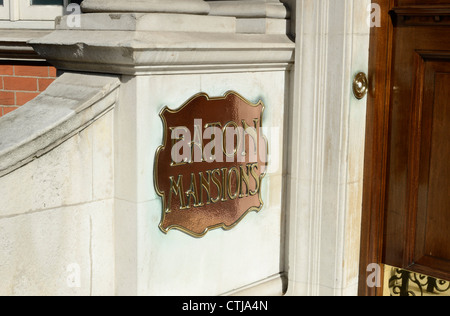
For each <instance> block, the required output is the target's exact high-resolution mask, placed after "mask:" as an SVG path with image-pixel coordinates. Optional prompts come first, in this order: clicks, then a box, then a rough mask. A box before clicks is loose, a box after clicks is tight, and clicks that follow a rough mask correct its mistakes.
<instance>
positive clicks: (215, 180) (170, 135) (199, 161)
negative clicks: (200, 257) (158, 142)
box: [155, 92, 268, 237]
mask: <svg viewBox="0 0 450 316" xmlns="http://www.w3.org/2000/svg"><path fill="white" fill-rule="evenodd" d="M263 112H264V104H263V103H262V101H260V102H258V103H256V104H253V103H251V102H249V101H248V100H246V99H245V98H244V97H242V96H240V95H239V94H238V93H236V92H228V93H227V94H226V95H225V96H223V97H216V98H211V97H209V96H208V95H207V94H204V93H201V94H197V95H195V96H194V97H192V98H191V99H190V100H189V101H187V102H186V103H185V104H184V105H182V106H181V107H180V108H179V109H178V110H170V109H169V108H167V107H166V108H164V109H163V110H162V111H161V113H160V116H161V119H162V121H163V123H164V140H163V145H162V146H160V147H159V148H158V150H157V152H156V159H155V187H156V191H157V193H158V195H159V196H160V197H161V198H162V205H163V209H162V219H161V223H160V225H159V228H160V229H161V230H162V231H163V232H164V233H168V232H169V231H170V230H172V229H178V230H181V231H183V232H185V233H187V234H189V235H191V236H194V237H203V236H204V235H206V233H207V232H208V231H210V230H212V229H217V228H223V229H224V230H229V229H231V228H233V227H235V226H236V225H237V224H238V223H239V222H240V221H241V220H242V219H243V218H244V217H245V216H246V215H247V214H248V213H249V212H252V211H256V212H259V211H260V210H261V209H262V207H263V200H262V197H261V185H262V181H263V178H264V176H265V174H266V168H267V156H268V154H267V153H268V145H267V140H266V138H265V137H264V136H263V134H262V119H263Z"/></svg>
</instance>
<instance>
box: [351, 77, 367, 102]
mask: <svg viewBox="0 0 450 316" xmlns="http://www.w3.org/2000/svg"><path fill="white" fill-rule="evenodd" d="M368 90H369V80H368V79H367V75H366V74H365V73H363V72H360V73H358V74H357V75H356V76H355V79H353V94H354V95H355V98H357V99H358V100H361V99H363V98H364V97H365V96H366V94H367V91H368Z"/></svg>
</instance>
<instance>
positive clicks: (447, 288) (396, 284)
mask: <svg viewBox="0 0 450 316" xmlns="http://www.w3.org/2000/svg"><path fill="white" fill-rule="evenodd" d="M385 274H386V275H385V280H386V282H387V284H385V295H386V296H450V282H449V281H445V280H439V279H437V278H433V277H431V276H427V275H423V274H420V273H415V272H411V271H407V270H403V269H399V268H395V267H390V266H386V267H385Z"/></svg>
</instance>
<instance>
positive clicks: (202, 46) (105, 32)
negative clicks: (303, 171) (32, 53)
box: [30, 14, 295, 75]
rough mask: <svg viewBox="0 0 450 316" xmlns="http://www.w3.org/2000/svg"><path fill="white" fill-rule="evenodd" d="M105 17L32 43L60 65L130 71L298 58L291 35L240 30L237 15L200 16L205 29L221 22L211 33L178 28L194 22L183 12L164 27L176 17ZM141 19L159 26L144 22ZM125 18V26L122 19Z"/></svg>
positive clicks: (260, 65)
mask: <svg viewBox="0 0 450 316" xmlns="http://www.w3.org/2000/svg"><path fill="white" fill-rule="evenodd" d="M96 16H97V15H95V16H94V17H93V18H94V19H95V18H96ZM104 18H105V20H103V21H102V23H103V26H101V27H97V30H93V29H91V28H90V27H88V24H86V25H85V28H86V29H83V28H80V29H67V28H65V27H62V26H60V27H57V30H56V31H54V32H53V33H51V34H49V35H47V36H45V37H43V38H40V39H37V40H33V41H31V42H30V44H31V45H32V46H33V48H34V49H35V50H36V51H37V52H38V53H39V55H41V56H42V57H44V58H45V59H47V60H48V61H49V62H50V63H52V64H53V65H55V66H56V67H58V68H59V69H65V70H81V71H91V72H103V73H115V74H128V75H136V74H148V73H160V72H163V73H167V71H169V72H173V73H179V72H181V73H184V72H186V71H188V72H190V73H192V72H196V71H200V72H205V71H207V72H209V71H222V70H224V69H226V70H228V71H229V70H230V69H233V68H236V69H243V66H244V65H245V67H244V68H245V69H247V70H248V68H249V67H250V68H254V69H259V70H261V69H267V68H272V67H277V68H279V67H283V68H286V67H288V66H289V65H290V64H291V63H293V61H294V46H295V45H294V43H293V42H292V41H291V40H290V39H289V38H288V37H287V36H286V35H267V34H236V33H235V32H234V24H233V23H234V19H233V18H222V17H208V16H204V17H203V16H197V17H196V19H195V20H196V23H197V26H198V27H199V29H201V28H202V27H204V26H205V23H206V24H207V23H209V22H211V21H210V19H211V18H212V19H214V21H215V22H214V23H219V24H217V25H216V26H214V25H215V24H214V23H212V22H211V23H212V24H211V28H214V27H215V28H217V29H211V28H210V29H209V30H208V31H207V32H201V31H195V26H191V28H192V29H193V31H192V32H183V31H181V29H182V28H180V29H178V30H177V29H176V28H173V26H174V25H177V24H178V25H183V23H184V22H186V21H187V20H189V21H191V19H192V16H190V15H177V19H178V23H177V24H174V23H168V28H164V23H162V22H161V24H160V25H159V30H157V29H158V27H157V25H158V23H157V21H156V22H155V19H158V18H159V19H161V21H163V20H166V19H170V16H169V15H161V14H155V15H153V16H147V15H145V14H144V15H133V14H119V15H117V14H115V15H111V16H110V15H108V16H107V17H104ZM141 19H148V20H152V21H153V24H151V23H142V24H140V23H139V21H140V20H141ZM183 19H185V20H184V22H183ZM230 19H231V20H230ZM108 20H109V21H108ZM119 20H121V21H123V24H120V23H117V21H119ZM97 21H98V20H97ZM208 21H209V22H208ZM86 23H87V22H86ZM61 25H64V22H62V23H61ZM152 25H153V26H152ZM219 31H221V32H219Z"/></svg>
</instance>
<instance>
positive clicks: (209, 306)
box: [182, 301, 269, 314]
mask: <svg viewBox="0 0 450 316" xmlns="http://www.w3.org/2000/svg"><path fill="white" fill-rule="evenodd" d="M268 308H269V304H268V302H267V301H228V302H227V303H226V304H225V305H220V304H217V303H195V302H192V301H189V303H183V307H182V310H183V311H207V312H209V313H210V314H212V313H214V312H215V311H217V310H225V309H226V310H228V311H234V312H240V313H243V312H245V311H267V310H268Z"/></svg>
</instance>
